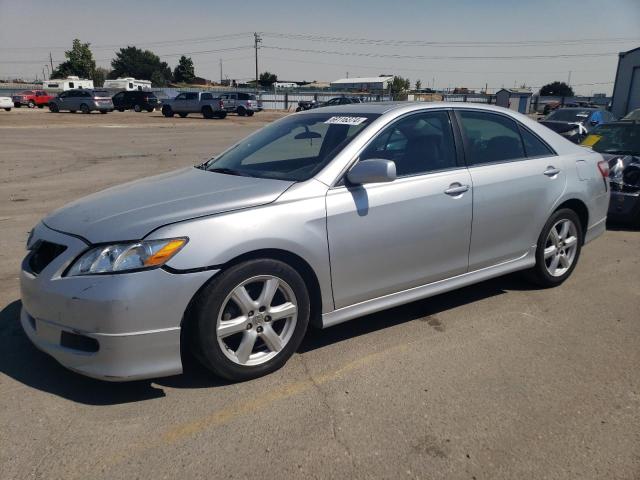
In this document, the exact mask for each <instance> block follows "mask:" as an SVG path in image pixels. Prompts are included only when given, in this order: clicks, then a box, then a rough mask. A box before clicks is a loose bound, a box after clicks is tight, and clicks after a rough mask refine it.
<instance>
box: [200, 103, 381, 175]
mask: <svg viewBox="0 0 640 480" xmlns="http://www.w3.org/2000/svg"><path fill="white" fill-rule="evenodd" d="M377 117H379V115H373V114H363V113H342V114H340V115H338V114H335V113H313V114H304V115H291V116H289V117H286V118H283V119H282V120H279V121H277V122H274V123H272V124H271V125H269V126H267V127H265V128H263V129H262V130H259V131H258V132H256V133H254V134H253V135H251V136H249V137H247V138H246V139H244V140H242V141H240V143H238V144H236V145H235V146H233V147H232V148H231V149H229V150H227V152H226V153H223V154H222V155H221V156H219V157H218V158H216V159H212V160H210V161H209V162H207V163H206V164H204V165H203V166H202V167H201V168H204V169H205V170H208V171H213V172H220V173H226V174H231V175H244V176H251V177H260V178H273V179H278V180H290V181H304V180H307V179H309V178H311V177H312V176H313V175H315V174H316V173H317V172H319V171H320V170H321V169H322V168H323V167H324V166H325V165H326V164H327V163H329V161H331V159H333V158H334V157H335V156H336V155H337V154H338V152H340V151H341V150H342V149H343V148H344V147H345V146H346V145H347V144H348V143H349V142H351V141H352V140H353V139H354V138H355V137H356V136H357V135H358V134H359V133H360V132H361V131H362V130H363V129H364V128H365V127H366V126H367V125H369V124H370V123H371V122H372V121H373V120H374V119H375V118H377Z"/></svg>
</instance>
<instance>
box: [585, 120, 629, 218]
mask: <svg viewBox="0 0 640 480" xmlns="http://www.w3.org/2000/svg"><path fill="white" fill-rule="evenodd" d="M582 145H584V146H586V147H591V148H593V150H595V151H596V152H598V153H600V154H602V156H603V157H604V158H605V160H607V161H608V162H609V172H610V173H609V182H610V183H609V184H610V185H611V202H610V203H609V213H608V217H609V218H610V219H612V220H618V221H621V222H628V223H632V224H635V225H638V226H640V122H638V121H628V120H627V121H619V122H613V123H607V124H606V125H600V126H599V127H598V128H596V129H594V130H593V132H591V134H590V135H589V136H587V138H585V139H584V141H583V142H582Z"/></svg>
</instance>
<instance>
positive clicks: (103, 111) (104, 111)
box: [100, 110, 109, 114]
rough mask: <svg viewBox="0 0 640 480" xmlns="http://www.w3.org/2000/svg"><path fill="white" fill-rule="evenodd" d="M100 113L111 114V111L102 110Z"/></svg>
mask: <svg viewBox="0 0 640 480" xmlns="http://www.w3.org/2000/svg"><path fill="white" fill-rule="evenodd" d="M100 113H103V114H104V113H109V110H100Z"/></svg>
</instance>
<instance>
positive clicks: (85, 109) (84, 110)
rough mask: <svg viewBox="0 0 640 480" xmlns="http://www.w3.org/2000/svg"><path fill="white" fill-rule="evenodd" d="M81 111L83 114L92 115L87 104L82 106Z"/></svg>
mask: <svg viewBox="0 0 640 480" xmlns="http://www.w3.org/2000/svg"><path fill="white" fill-rule="evenodd" d="M80 111H81V112H82V113H91V109H90V108H89V105H87V104H86V103H82V104H80Z"/></svg>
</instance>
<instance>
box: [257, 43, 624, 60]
mask: <svg viewBox="0 0 640 480" xmlns="http://www.w3.org/2000/svg"><path fill="white" fill-rule="evenodd" d="M262 48H269V49H271V50H284V51H289V52H302V53H320V54H326V55H345V56H356V57H371V58H398V59H414V60H512V59H518V60H533V59H538V58H575V57H579V58H588V57H607V56H610V55H617V54H618V52H606V53H564V54H553V55H462V56H456V55H400V54H395V53H367V52H353V51H349V52H340V51H335V50H314V49H310V48H292V47H276V46H270V45H264V46H263V47H262Z"/></svg>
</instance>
